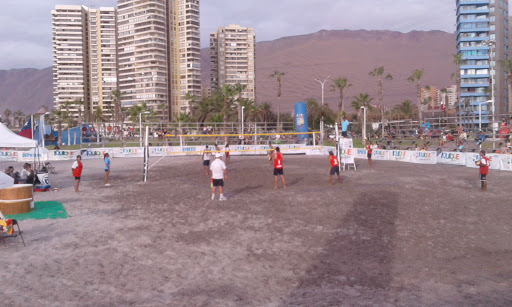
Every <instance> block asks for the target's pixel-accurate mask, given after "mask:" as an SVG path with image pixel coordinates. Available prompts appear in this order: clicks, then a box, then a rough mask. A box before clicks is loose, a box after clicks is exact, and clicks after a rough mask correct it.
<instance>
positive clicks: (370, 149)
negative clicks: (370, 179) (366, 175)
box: [366, 142, 373, 170]
mask: <svg viewBox="0 0 512 307" xmlns="http://www.w3.org/2000/svg"><path fill="white" fill-rule="evenodd" d="M372 146H373V145H372V142H369V143H368V147H366V150H367V154H366V156H367V157H368V168H369V169H370V170H372V169H373V161H372V152H373V148H372Z"/></svg>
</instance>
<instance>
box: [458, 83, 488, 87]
mask: <svg viewBox="0 0 512 307" xmlns="http://www.w3.org/2000/svg"><path fill="white" fill-rule="evenodd" d="M489 86H491V84H490V83H461V84H460V88H470V87H489Z"/></svg>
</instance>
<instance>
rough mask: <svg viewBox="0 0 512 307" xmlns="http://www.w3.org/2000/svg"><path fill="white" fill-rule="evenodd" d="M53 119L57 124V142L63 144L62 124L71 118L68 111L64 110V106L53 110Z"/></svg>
mask: <svg viewBox="0 0 512 307" xmlns="http://www.w3.org/2000/svg"><path fill="white" fill-rule="evenodd" d="M52 116H53V121H54V122H55V123H56V124H57V132H58V138H57V144H59V145H60V144H62V124H63V123H64V122H66V121H67V120H68V118H69V114H68V112H66V111H65V110H63V108H62V107H59V108H57V109H55V110H53V111H52Z"/></svg>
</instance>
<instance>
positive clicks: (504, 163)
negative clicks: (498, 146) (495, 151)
mask: <svg viewBox="0 0 512 307" xmlns="http://www.w3.org/2000/svg"><path fill="white" fill-rule="evenodd" d="M500 169H501V170H502V171H512V155H500Z"/></svg>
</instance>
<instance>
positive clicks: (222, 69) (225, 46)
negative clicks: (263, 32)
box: [210, 25, 256, 100]
mask: <svg viewBox="0 0 512 307" xmlns="http://www.w3.org/2000/svg"><path fill="white" fill-rule="evenodd" d="M255 41H256V37H255V35H254V30H253V29H252V28H247V27H241V26H239V25H229V26H228V27H221V28H219V29H218V30H217V32H216V33H211V34H210V62H211V90H212V92H213V91H215V90H216V89H218V88H220V87H222V86H223V85H224V84H230V85H235V84H237V83H240V84H242V85H245V86H246V89H245V91H244V92H243V93H242V97H244V98H248V99H252V100H256V72H255Z"/></svg>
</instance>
